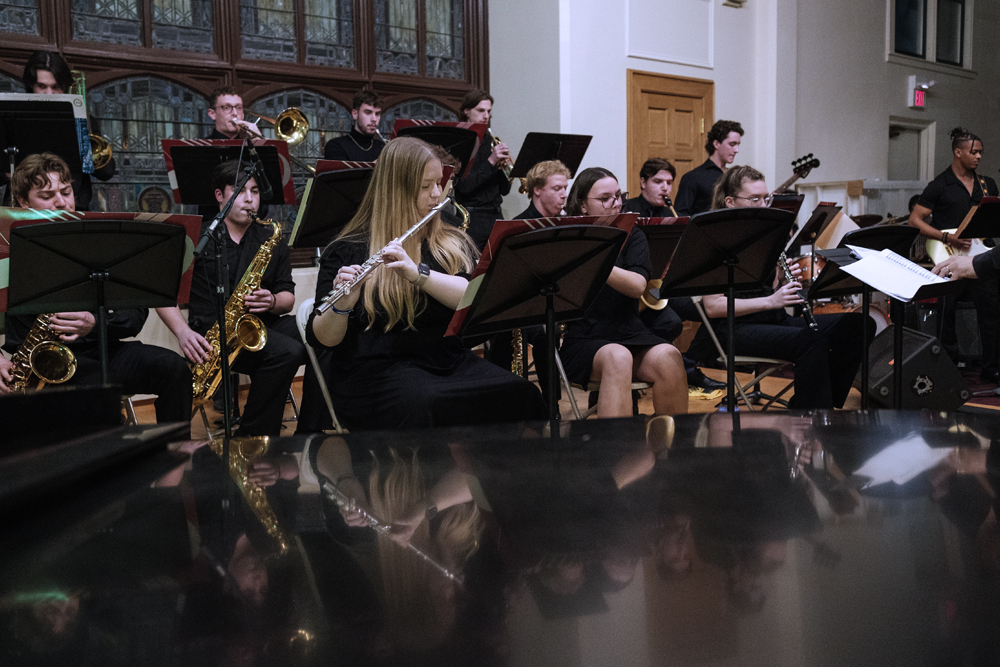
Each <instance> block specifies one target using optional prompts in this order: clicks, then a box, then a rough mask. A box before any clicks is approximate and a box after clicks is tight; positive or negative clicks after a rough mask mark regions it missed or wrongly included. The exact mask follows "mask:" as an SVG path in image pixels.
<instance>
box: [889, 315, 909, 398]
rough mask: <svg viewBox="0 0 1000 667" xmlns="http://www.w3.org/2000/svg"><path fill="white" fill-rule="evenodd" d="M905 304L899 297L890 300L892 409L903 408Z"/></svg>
mask: <svg viewBox="0 0 1000 667" xmlns="http://www.w3.org/2000/svg"><path fill="white" fill-rule="evenodd" d="M905 307H906V306H905V304H904V303H903V302H902V301H900V300H899V299H893V300H892V307H891V312H892V326H893V327H894V328H893V340H892V409H893V410H902V409H903V318H904V317H905V315H906V312H905Z"/></svg>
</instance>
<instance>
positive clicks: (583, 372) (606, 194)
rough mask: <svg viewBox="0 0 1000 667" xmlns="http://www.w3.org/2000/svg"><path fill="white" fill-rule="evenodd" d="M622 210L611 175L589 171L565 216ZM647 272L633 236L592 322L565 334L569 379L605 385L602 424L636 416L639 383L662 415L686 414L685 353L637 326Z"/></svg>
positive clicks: (589, 317)
mask: <svg viewBox="0 0 1000 667" xmlns="http://www.w3.org/2000/svg"><path fill="white" fill-rule="evenodd" d="M621 202H622V192H621V190H620V188H619V187H618V179H616V178H615V177H614V175H613V174H612V173H611V172H610V171H608V170H606V169H601V168H599V167H591V168H590V169H584V170H583V171H582V172H580V173H579V174H577V177H576V179H575V180H574V181H573V188H572V189H571V190H570V193H569V198H568V199H567V201H566V214H567V215H617V214H618V213H619V212H620V211H621ZM649 271H650V262H649V243H648V242H647V240H646V235H645V234H643V233H642V231H641V230H640V229H638V228H635V229H633V230H632V233H631V234H629V236H628V240H626V241H625V245H624V247H623V248H622V250H621V252H620V253H619V255H618V259H617V260H615V267H614V268H613V269H612V270H611V275H610V276H608V282H607V285H605V286H604V287H602V288H601V291H600V292H599V293H598V295H597V299H596V300H595V301H594V303H593V304H592V305H591V306H590V309H589V310H587V314H586V316H585V317H584V318H583V319H582V320H577V321H575V322H571V323H570V324H569V326H568V327H567V329H566V338H565V339H564V340H563V344H562V350H561V352H560V356H561V357H562V361H563V366H564V367H565V369H566V375H567V376H568V377H569V379H570V380H572V381H573V382H577V383H581V384H585V383H587V382H590V381H597V382H600V383H601V391H600V395H599V397H598V401H597V416H598V417H628V416H631V414H632V390H631V386H632V380H633V378H635V379H637V380H639V381H642V382H651V383H653V388H652V390H651V391H652V394H653V410H654V411H655V412H656V414H678V413H684V412H687V405H688V392H687V385H686V384H685V383H684V365H683V362H682V361H681V353H680V352H678V351H677V348H675V347H674V346H673V345H669V344H667V342H666V341H664V340H663V339H662V338H660V337H659V336H656V335H654V334H653V333H652V332H650V331H649V329H647V328H646V325H644V324H643V323H642V320H640V319H639V312H638V310H639V297H640V296H642V294H643V292H645V291H646V281H648V280H649Z"/></svg>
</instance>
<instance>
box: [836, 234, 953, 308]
mask: <svg viewBox="0 0 1000 667" xmlns="http://www.w3.org/2000/svg"><path fill="white" fill-rule="evenodd" d="M847 247H848V248H850V249H851V251H852V252H854V254H855V255H857V256H858V257H860V258H861V259H860V260H859V261H857V262H855V263H854V264H851V265H849V266H845V267H842V268H843V270H844V271H846V272H847V273H849V274H851V275H852V276H854V277H855V278H857V279H858V280H860V281H861V282H863V283H865V284H867V285H870V286H871V287H872V288H873V289H876V290H878V291H879V292H883V293H885V294H887V295H888V296H891V297H894V298H896V299H899V300H901V301H911V300H912V299H913V295H914V294H916V293H917V290H918V289H920V288H921V287H923V286H924V285H931V284H933V283H946V282H948V281H947V279H945V278H942V277H941V276H936V275H934V274H933V273H931V272H930V271H928V270H927V269H925V268H923V267H921V266H918V265H916V264H914V263H913V262H911V261H910V260H908V259H906V258H904V257H902V256H900V255H897V254H896V253H894V252H892V251H891V250H889V249H888V248H887V249H885V250H882V251H881V252H880V251H878V250H870V249H868V248H861V247H858V246H847Z"/></svg>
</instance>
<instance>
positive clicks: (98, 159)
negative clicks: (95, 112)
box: [90, 134, 111, 169]
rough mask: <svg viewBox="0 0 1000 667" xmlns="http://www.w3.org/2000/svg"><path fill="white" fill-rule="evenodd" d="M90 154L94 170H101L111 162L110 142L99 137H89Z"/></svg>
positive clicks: (95, 135)
mask: <svg viewBox="0 0 1000 667" xmlns="http://www.w3.org/2000/svg"><path fill="white" fill-rule="evenodd" d="M90 154H91V157H93V159H94V169H103V168H104V167H106V166H108V163H109V162H111V142H110V141H108V140H107V139H105V138H104V137H102V136H100V135H97V134H92V135H90Z"/></svg>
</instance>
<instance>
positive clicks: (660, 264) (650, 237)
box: [635, 216, 690, 278]
mask: <svg viewBox="0 0 1000 667" xmlns="http://www.w3.org/2000/svg"><path fill="white" fill-rule="evenodd" d="M688 220H690V218H688V217H687V216H684V217H680V218H639V220H638V221H637V222H636V223H635V226H636V227H638V228H639V229H641V230H642V233H643V234H645V235H646V240H647V241H648V242H649V262H650V264H652V266H653V270H652V272H651V273H650V274H649V275H650V276H655V277H656V278H662V277H663V276H664V275H665V274H666V272H667V267H668V266H670V258H671V257H673V256H674V251H675V250H676V249H677V244H678V243H680V241H681V237H682V236H683V235H684V230H685V229H686V228H687V224H688Z"/></svg>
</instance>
